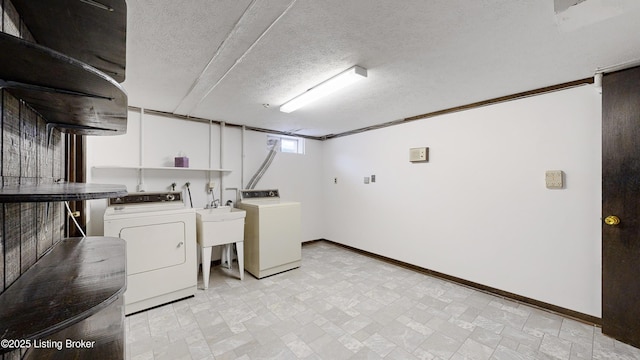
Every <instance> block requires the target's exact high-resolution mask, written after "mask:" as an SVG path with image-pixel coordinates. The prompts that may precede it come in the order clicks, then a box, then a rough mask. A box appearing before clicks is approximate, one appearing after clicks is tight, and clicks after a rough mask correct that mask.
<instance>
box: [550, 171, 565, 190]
mask: <svg viewBox="0 0 640 360" xmlns="http://www.w3.org/2000/svg"><path fill="white" fill-rule="evenodd" d="M563 178H564V173H563V172H562V170H548V171H547V172H546V173H545V181H546V184H547V189H562V188H563V186H564V181H563V180H564V179H563Z"/></svg>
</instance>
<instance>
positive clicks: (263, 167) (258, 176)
mask: <svg viewBox="0 0 640 360" xmlns="http://www.w3.org/2000/svg"><path fill="white" fill-rule="evenodd" d="M278 146H280V139H277V140H276V141H275V142H274V143H273V145H272V146H271V150H270V151H269V153H268V154H267V157H266V158H265V159H264V161H263V162H262V165H260V168H258V171H256V173H255V174H254V175H253V177H252V178H251V180H249V183H248V184H247V187H246V188H247V189H249V190H251V189H254V188H255V187H256V185H257V184H258V181H260V179H261V178H262V175H264V173H265V172H266V171H267V169H268V168H269V166H270V165H271V162H272V161H273V158H274V157H276V154H277V153H278V150H277V148H278Z"/></svg>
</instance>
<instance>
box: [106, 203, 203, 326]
mask: <svg viewBox="0 0 640 360" xmlns="http://www.w3.org/2000/svg"><path fill="white" fill-rule="evenodd" d="M195 219H196V214H195V211H194V209H192V208H187V207H186V206H185V204H184V202H183V201H182V193H179V192H177V193H137V194H130V195H127V196H124V197H120V198H114V199H110V200H109V206H108V207H107V209H106V211H105V214H104V235H105V236H113V237H119V238H122V239H124V240H125V242H126V243H127V290H126V291H125V293H124V303H125V314H127V315H128V314H131V313H135V312H138V311H142V310H146V309H149V308H152V307H155V306H158V305H162V304H165V303H168V302H172V301H175V300H179V299H182V298H185V297H190V296H193V295H194V294H195V292H196V286H197V262H196V261H197V260H196V249H197V248H196V220H195Z"/></svg>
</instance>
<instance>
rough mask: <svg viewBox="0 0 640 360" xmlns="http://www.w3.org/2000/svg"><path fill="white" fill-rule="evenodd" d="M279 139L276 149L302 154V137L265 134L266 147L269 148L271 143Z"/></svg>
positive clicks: (271, 145)
mask: <svg viewBox="0 0 640 360" xmlns="http://www.w3.org/2000/svg"><path fill="white" fill-rule="evenodd" d="M278 140H280V143H279V144H278V146H277V147H276V151H278V152H283V153H290V154H304V139H301V138H296V137H292V136H284V135H267V147H268V148H269V150H271V147H273V144H275V143H276V141H278Z"/></svg>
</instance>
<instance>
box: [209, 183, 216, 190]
mask: <svg viewBox="0 0 640 360" xmlns="http://www.w3.org/2000/svg"><path fill="white" fill-rule="evenodd" d="M215 187H216V182H215V181H209V184H207V189H209V191H213V189H214V188H215Z"/></svg>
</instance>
